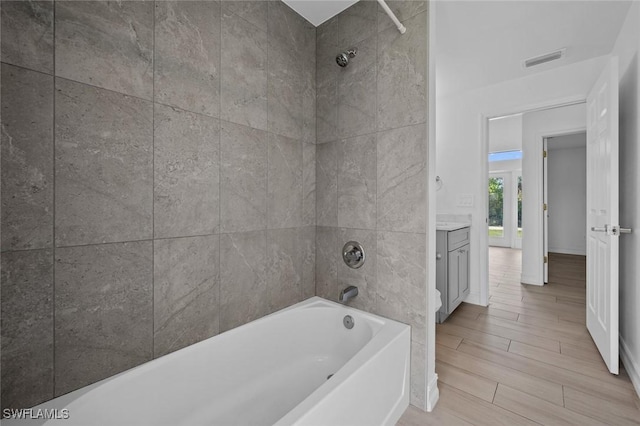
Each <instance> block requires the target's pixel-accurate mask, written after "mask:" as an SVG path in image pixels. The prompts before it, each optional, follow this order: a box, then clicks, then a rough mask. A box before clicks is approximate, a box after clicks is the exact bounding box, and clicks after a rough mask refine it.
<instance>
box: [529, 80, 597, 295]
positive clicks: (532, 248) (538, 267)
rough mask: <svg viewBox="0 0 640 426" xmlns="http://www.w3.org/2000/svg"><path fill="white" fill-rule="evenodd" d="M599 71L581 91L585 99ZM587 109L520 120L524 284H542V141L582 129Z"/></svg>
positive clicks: (555, 110)
mask: <svg viewBox="0 0 640 426" xmlns="http://www.w3.org/2000/svg"><path fill="white" fill-rule="evenodd" d="M600 71H602V68H601V69H599V70H597V71H596V74H595V75H594V77H593V80H592V81H591V83H590V84H589V85H588V86H587V87H585V88H584V90H585V91H584V98H585V99H586V96H587V93H588V91H589V90H590V89H591V86H592V85H593V83H595V80H596V78H597V74H599V73H600ZM586 121H587V110H586V105H585V104H584V103H580V104H577V105H572V106H566V107H562V108H553V109H546V110H543V111H536V112H531V113H527V114H525V115H524V117H523V119H522V135H523V136H522V151H523V153H522V155H523V161H522V229H523V236H524V237H523V239H522V277H521V281H522V282H523V283H526V284H534V285H543V284H544V269H543V266H544V264H543V257H542V256H543V254H542V253H543V234H542V232H543V228H542V220H543V211H542V200H543V198H542V151H543V138H544V137H549V136H559V135H561V134H567V133H576V131H579V130H585V128H586Z"/></svg>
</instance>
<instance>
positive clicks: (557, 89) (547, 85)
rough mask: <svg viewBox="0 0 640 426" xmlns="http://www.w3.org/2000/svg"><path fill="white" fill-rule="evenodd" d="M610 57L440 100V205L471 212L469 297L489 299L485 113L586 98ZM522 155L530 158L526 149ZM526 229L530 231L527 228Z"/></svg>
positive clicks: (481, 300) (495, 114)
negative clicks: (463, 200) (462, 198)
mask: <svg viewBox="0 0 640 426" xmlns="http://www.w3.org/2000/svg"><path fill="white" fill-rule="evenodd" d="M606 60H607V57H598V58H594V59H591V60H588V61H583V62H579V63H576V64H572V65H568V66H565V67H560V68H556V69H554V70H550V71H547V72H543V73H539V74H534V75H531V76H528V77H526V78H522V79H517V80H510V81H506V82H503V83H500V84H497V85H492V86H488V87H484V88H480V89H475V90H472V91H468V92H464V93H459V94H456V95H452V96H447V97H441V98H438V99H437V102H436V140H437V144H436V156H437V158H436V174H438V175H440V176H441V177H442V178H443V182H444V185H443V186H442V189H441V190H440V191H438V192H437V193H436V203H437V205H436V209H437V211H438V212H442V213H460V214H469V213H470V214H472V216H473V220H472V229H471V253H472V255H471V265H470V280H471V281H470V286H471V289H470V295H469V297H468V298H467V301H468V302H471V303H479V304H486V303H487V297H488V295H487V294H486V293H485V290H484V289H485V286H484V285H481V283H486V280H487V235H486V232H485V231H486V217H487V201H486V199H485V198H486V197H485V195H486V182H485V179H484V178H485V176H486V173H487V153H488V147H487V146H483V140H484V139H483V138H484V137H485V136H484V135H483V132H486V127H484V126H483V122H484V121H485V120H484V118H488V117H498V116H502V115H508V114H511V113H517V112H523V111H527V110H531V109H533V108H538V107H541V106H547V105H554V104H559V103H562V102H564V101H567V100H575V99H586V96H587V93H588V91H589V89H590V88H591V86H592V85H593V83H594V82H595V80H596V78H597V76H598V74H599V73H600V71H601V70H602V68H603V66H604V64H605V62H606ZM524 148H525V147H523V150H524ZM524 155H525V160H526V156H527V153H525V154H524ZM529 155H531V153H529ZM523 168H524V164H523ZM524 183H525V184H526V181H524ZM461 194H471V195H473V197H474V204H473V206H471V207H459V206H458V205H457V204H458V203H457V200H458V197H459V195H461ZM524 229H525V231H524V232H525V233H526V232H527V231H526V229H527V228H526V227H525V228H524Z"/></svg>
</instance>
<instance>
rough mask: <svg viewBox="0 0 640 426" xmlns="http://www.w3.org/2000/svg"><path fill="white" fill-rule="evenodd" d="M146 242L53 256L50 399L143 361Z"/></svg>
mask: <svg viewBox="0 0 640 426" xmlns="http://www.w3.org/2000/svg"><path fill="white" fill-rule="evenodd" d="M152 256H153V253H152V243H151V242H150V241H142V242H132V243H118V244H101V245H97V246H84V247H70V248H61V249H57V250H56V277H55V286H56V293H55V312H56V318H55V355H56V356H55V394H56V396H58V395H61V394H64V393H67V392H70V391H72V390H74V389H78V388H80V387H82V386H85V385H88V384H90V383H93V382H96V381H98V380H101V379H104V378H105V377H109V376H111V375H113V374H116V373H119V372H121V371H124V370H126V369H128V368H131V367H134V366H136V365H139V364H142V363H143V362H146V361H149V360H150V359H151V358H152V354H153V312H152V310H153V307H152V305H153V289H152V280H153V268H152V261H153V260H152Z"/></svg>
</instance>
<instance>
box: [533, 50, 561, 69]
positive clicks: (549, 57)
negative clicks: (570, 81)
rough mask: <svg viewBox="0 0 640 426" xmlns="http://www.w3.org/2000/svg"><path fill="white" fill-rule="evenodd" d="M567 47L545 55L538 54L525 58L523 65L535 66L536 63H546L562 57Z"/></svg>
mask: <svg viewBox="0 0 640 426" xmlns="http://www.w3.org/2000/svg"><path fill="white" fill-rule="evenodd" d="M566 51H567V49H560V50H556V51H555V52H551V53H545V54H544V55H540V56H536V57H534V58H529V59H525V61H524V62H523V65H524V67H525V68H531V67H535V66H536V65H540V64H544V63H546V62H551V61H555V60H557V59H562V58H563V57H564V55H565V53H566Z"/></svg>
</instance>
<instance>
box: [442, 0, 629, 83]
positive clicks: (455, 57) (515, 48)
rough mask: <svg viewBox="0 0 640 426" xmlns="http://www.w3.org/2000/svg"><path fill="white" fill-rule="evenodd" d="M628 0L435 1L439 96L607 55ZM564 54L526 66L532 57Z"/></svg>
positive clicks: (627, 6) (624, 13)
mask: <svg viewBox="0 0 640 426" xmlns="http://www.w3.org/2000/svg"><path fill="white" fill-rule="evenodd" d="M630 5H631V2H629V1H615V0H607V1H597V0H587V1H580V0H572V1H544V0H542V1H540V0H538V1H519V0H508V1H478V0H476V1H443V0H440V1H436V15H435V16H436V81H437V91H438V96H443V95H447V94H452V93H456V92H461V91H465V90H469V89H473V88H478V87H483V86H488V85H491V84H496V83H499V82H502V81H506V80H512V79H516V78H521V77H525V76H527V75H530V74H533V73H537V72H541V71H547V70H549V69H552V68H556V67H561V66H565V65H569V64H572V63H575V62H580V61H584V60H587V59H590V58H594V57H597V56H602V55H606V54H609V53H610V52H611V50H612V48H613V45H614V43H615V40H616V38H617V36H618V33H619V31H620V28H621V27H622V24H623V22H624V19H625V17H626V14H627V11H628V10H629V7H630ZM560 48H566V56H565V57H564V58H563V59H560V60H557V61H554V62H549V63H546V64H543V65H539V66H536V67H533V68H529V69H524V68H523V66H522V62H523V60H525V59H528V58H530V57H533V56H538V55H542V54H545V53H548V52H551V51H554V50H557V49H560Z"/></svg>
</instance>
